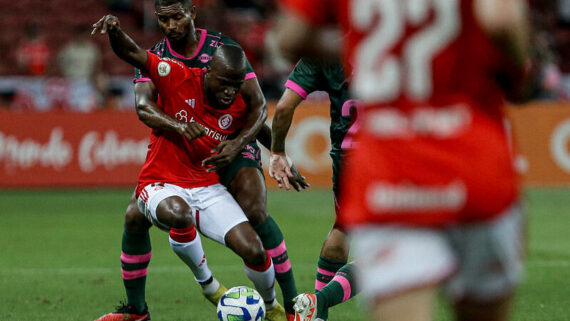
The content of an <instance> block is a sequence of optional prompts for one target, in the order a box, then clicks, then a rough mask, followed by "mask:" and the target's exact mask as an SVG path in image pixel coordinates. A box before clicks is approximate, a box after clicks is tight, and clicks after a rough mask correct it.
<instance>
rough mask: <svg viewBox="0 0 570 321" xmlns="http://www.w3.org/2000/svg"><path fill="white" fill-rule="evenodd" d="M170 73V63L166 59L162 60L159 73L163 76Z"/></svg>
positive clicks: (159, 64)
mask: <svg viewBox="0 0 570 321" xmlns="http://www.w3.org/2000/svg"><path fill="white" fill-rule="evenodd" d="M169 73H170V64H169V63H167V62H166V61H161V62H159V63H158V75H159V76H161V77H164V76H168V74H169Z"/></svg>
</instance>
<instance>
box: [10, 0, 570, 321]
mask: <svg viewBox="0 0 570 321" xmlns="http://www.w3.org/2000/svg"><path fill="white" fill-rule="evenodd" d="M530 2H531V4H532V5H533V9H532V18H533V25H534V26H535V28H536V31H535V33H533V36H532V38H533V44H534V55H535V57H536V58H537V59H538V60H539V61H541V64H540V66H539V67H538V68H539V69H540V70H539V72H538V74H539V77H538V79H537V85H538V86H537V88H538V89H537V91H536V92H535V94H534V96H535V99H534V100H533V101H532V102H531V103H529V104H527V105H524V106H510V107H509V108H508V114H509V124H510V126H512V128H513V133H514V134H513V139H514V140H515V141H516V143H517V146H518V148H517V150H516V155H517V158H516V162H517V165H518V168H519V169H520V170H521V174H522V177H523V182H524V183H525V187H526V189H525V193H524V200H525V203H526V204H527V208H528V214H529V232H528V234H529V243H528V258H527V278H526V281H525V283H524V285H523V286H522V289H521V291H520V294H519V296H518V298H517V302H516V305H515V313H514V320H570V307H569V306H568V294H569V293H570V292H568V289H569V288H570V281H569V280H570V239H569V238H568V236H567V234H568V227H567V224H568V221H569V213H568V211H569V209H570V190H568V185H569V183H570V103H568V97H570V41H569V40H570V1H565V0H559V1H553V0H549V1H530ZM195 3H196V4H197V5H198V7H199V9H198V10H199V11H198V17H197V20H196V26H198V27H204V28H208V29H212V30H218V31H222V32H223V33H225V34H227V35H229V36H230V37H232V38H233V39H234V40H236V41H237V42H238V43H240V44H241V45H242V46H243V47H244V50H245V51H246V53H247V55H248V58H249V60H250V61H251V63H252V65H253V67H254V69H255V71H256V73H257V75H258V78H259V80H260V83H261V85H262V88H263V91H264V93H265V94H266V96H267V98H268V100H269V102H270V104H269V105H270V112H272V107H273V106H274V104H275V100H276V99H278V97H279V95H280V94H281V92H282V90H283V84H284V82H285V78H286V77H287V74H288V72H289V71H290V69H291V65H289V64H287V63H286V62H284V61H283V60H282V59H281V58H280V57H279V56H278V55H276V54H275V49H274V48H275V44H274V43H273V42H272V36H271V30H270V29H269V27H270V25H271V23H272V21H273V19H274V17H275V16H274V13H275V10H276V4H275V2H274V1H256V0H251V1H230V0H226V1H221V0H220V1H217V0H200V1H195ZM0 8H2V9H1V10H0V52H2V59H0V221H1V222H2V224H0V320H39V319H42V320H90V319H94V318H95V317H97V316H99V315H101V314H103V313H105V312H108V310H111V309H112V307H113V304H115V303H117V302H118V300H119V299H121V298H122V297H123V296H124V294H123V290H122V283H121V277H120V268H119V260H118V255H119V253H120V248H119V246H120V235H121V232H122V220H123V213H124V210H125V207H126V204H127V201H128V198H129V196H130V193H132V188H133V186H134V184H135V181H136V178H137V175H138V171H139V169H140V166H141V165H142V163H143V161H144V156H145V153H146V142H147V137H148V133H149V129H148V128H146V127H145V126H144V125H142V124H141V123H140V122H139V121H138V119H137V117H136V114H135V113H134V107H133V101H134V97H133V93H132V69H131V68H130V67H129V66H127V65H126V64H125V63H122V62H121V61H120V60H119V59H118V58H116V57H115V56H114V54H113V53H112V51H111V50H110V49H109V47H108V45H107V44H106V39H105V37H90V36H89V35H88V34H89V32H90V30H91V29H90V25H91V24H92V23H94V22H95V21H97V20H98V19H99V18H100V17H102V16H103V15H104V14H106V13H113V14H116V15H118V16H119V18H120V20H121V23H122V26H123V28H124V29H125V30H126V31H127V32H128V33H129V34H131V35H132V36H133V38H134V39H135V40H136V41H137V42H138V43H139V44H141V45H143V46H145V47H149V46H151V45H152V44H153V43H154V42H156V41H157V40H158V39H160V38H161V35H160V33H159V31H158V30H157V29H156V25H155V22H154V15H153V1H152V0H106V1H103V0H81V1H70V0H51V1H39V0H20V1H8V0H0ZM70 44H71V46H68V45H70ZM70 48H71V49H70ZM327 108H328V101H327V97H326V94H323V93H315V94H313V95H311V96H309V98H308V99H307V101H306V102H304V103H303V105H302V106H301V107H300V108H299V110H298V112H297V113H296V114H295V121H294V125H293V128H292V131H291V132H290V134H289V136H288V142H287V149H288V153H289V155H290V156H291V157H292V158H293V160H294V162H295V163H296V164H297V165H298V167H299V169H300V170H301V172H302V173H303V174H304V175H305V176H307V179H308V181H309V183H311V185H312V186H311V188H310V190H309V191H305V192H302V193H294V192H288V193H287V192H284V191H279V190H277V189H276V188H275V184H274V183H273V181H270V180H268V185H269V186H271V187H272V189H271V190H270V191H269V195H268V202H269V210H270V213H271V214H272V215H273V216H274V217H275V218H276V220H277V221H278V222H279V223H280V225H281V227H282V229H283V231H284V234H285V237H286V239H287V240H288V246H289V252H290V255H291V260H292V263H293V267H294V269H295V273H296V277H297V283H298V287H299V289H300V290H302V291H307V290H310V289H311V287H312V286H313V274H314V270H315V266H316V258H317V255H318V251H319V250H320V245H321V242H322V240H323V239H324V237H325V235H326V233H327V231H328V229H329V227H330V224H332V219H333V207H332V198H331V195H330V192H329V191H328V188H329V186H330V175H331V171H330V159H329V157H328V149H329V141H328V126H329V120H328V109H327ZM269 122H270V120H269ZM264 160H267V153H266V152H265V155H264ZM265 163H267V162H265ZM266 176H267V175H266ZM152 238H153V252H154V257H153V260H152V263H151V266H150V269H149V281H148V287H149V288H148V300H149V305H150V307H151V312H152V313H153V320H214V319H215V317H214V315H213V309H212V308H211V307H209V306H208V305H207V303H206V302H205V301H204V300H203V298H202V297H201V296H200V294H199V292H198V289H197V287H196V286H194V284H193V281H192V279H191V277H190V273H188V271H187V270H186V269H185V268H184V267H183V265H182V264H181V263H180V262H179V261H178V260H177V258H176V257H175V256H174V255H172V254H171V251H170V249H169V248H168V245H167V241H166V237H165V235H164V234H163V233H161V232H159V231H153V232H152ZM205 243H206V244H205V246H206V253H207V255H208V259H209V260H210V262H211V263H210V265H211V266H212V270H213V271H214V273H216V274H217V275H219V276H220V279H221V280H222V282H224V283H226V285H228V286H231V285H238V284H247V282H248V281H247V279H246V278H245V277H244V276H243V271H242V267H241V264H240V262H239V261H238V260H237V259H236V258H235V257H234V256H235V255H233V254H231V253H230V252H229V251H227V250H225V249H223V248H221V247H220V246H218V245H216V244H213V243H212V242H209V241H205ZM178 280H183V282H178ZM360 310H361V307H360V305H359V303H357V302H349V303H347V304H343V305H341V306H339V307H337V308H335V309H334V310H332V313H331V317H330V320H333V321H334V320H362V319H363V315H362V313H361V312H354V311H360ZM438 315H439V317H440V319H442V320H450V319H451V317H450V315H449V313H448V312H447V308H446V307H445V306H441V307H440V308H439V310H438Z"/></svg>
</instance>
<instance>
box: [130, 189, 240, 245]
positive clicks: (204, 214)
mask: <svg viewBox="0 0 570 321" xmlns="http://www.w3.org/2000/svg"><path fill="white" fill-rule="evenodd" d="M171 196H178V197H180V198H182V199H183V200H184V201H185V202H186V203H187V204H188V205H189V206H190V208H191V209H192V220H193V222H194V225H196V227H197V229H198V231H199V232H200V233H202V234H203V235H204V236H206V237H208V238H210V239H212V240H214V241H216V242H218V243H221V244H224V245H225V240H224V237H225V236H226V233H227V232H228V231H229V230H231V229H232V228H233V227H235V226H236V225H238V224H240V223H242V222H246V221H247V217H246V216H245V214H244V213H243V211H242V209H241V207H240V206H239V205H238V203H237V202H236V201H235V200H234V198H233V197H232V196H231V195H230V193H229V192H228V191H227V189H226V188H225V187H224V186H223V185H221V184H215V185H210V186H205V187H196V188H182V187H179V186H176V185H172V184H164V186H162V185H157V184H150V185H147V186H145V187H144V188H143V190H142V191H141V192H140V193H139V197H138V199H137V201H138V207H139V210H140V211H141V213H143V214H144V215H145V216H146V218H147V219H148V220H149V221H150V222H151V223H152V224H154V225H156V226H157V227H159V228H161V229H163V230H169V229H170V227H169V226H166V225H165V224H164V223H161V222H159V221H158V219H157V217H156V208H157V207H158V204H160V202H161V201H163V200H164V199H166V198H168V197H171Z"/></svg>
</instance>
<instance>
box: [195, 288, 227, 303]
mask: <svg viewBox="0 0 570 321" xmlns="http://www.w3.org/2000/svg"><path fill="white" fill-rule="evenodd" d="M227 290H228V289H226V287H225V286H223V285H222V284H221V283H220V286H219V287H218V289H217V290H216V292H214V293H213V294H206V293H204V290H203V289H202V288H200V292H202V295H203V296H204V297H205V298H206V299H208V301H210V302H212V304H213V305H214V306H218V302H220V299H221V298H222V295H224V293H226V291H227Z"/></svg>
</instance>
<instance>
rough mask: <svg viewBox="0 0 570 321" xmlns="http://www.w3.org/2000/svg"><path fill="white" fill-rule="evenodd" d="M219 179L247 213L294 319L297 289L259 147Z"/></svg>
mask: <svg viewBox="0 0 570 321" xmlns="http://www.w3.org/2000/svg"><path fill="white" fill-rule="evenodd" d="M220 179H221V181H222V183H223V184H224V185H225V186H226V187H227V188H228V190H229V191H230V193H231V194H232V196H233V197H234V198H235V199H236V201H237V202H238V204H239V205H240V207H241V208H242V210H243V211H244V212H245V215H246V216H247V218H248V220H249V221H250V223H251V225H252V226H253V228H254V229H255V231H256V232H257V235H258V236H259V238H260V239H261V242H262V244H263V247H264V248H265V249H266V250H267V252H268V253H269V255H270V256H271V259H272V260H273V264H274V266H275V278H276V279H277V282H278V283H279V287H280V288H281V292H282V294H283V301H284V306H285V310H286V311H287V313H289V314H291V315H292V314H293V313H294V311H293V301H292V300H293V298H294V297H295V296H296V295H297V287H296V285H295V278H294V276H293V269H292V268H291V263H290V261H289V256H288V254H287V246H286V244H285V239H284V237H283V233H282V232H281V229H280V228H279V226H278V225H277V223H276V222H275V220H274V219H273V218H272V217H271V216H269V214H268V213H267V190H266V186H265V178H264V177H263V173H262V169H261V166H260V163H259V147H258V146H257V144H255V143H252V144H248V145H247V146H246V148H245V149H244V151H243V152H242V153H241V154H240V155H239V156H238V157H236V159H235V160H234V161H233V162H232V163H231V164H230V165H228V166H227V168H225V169H224V170H222V171H220Z"/></svg>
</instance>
